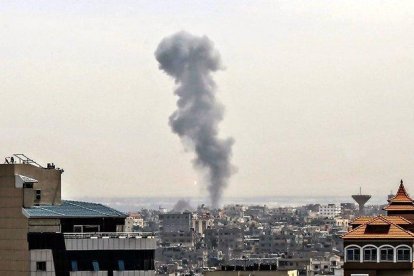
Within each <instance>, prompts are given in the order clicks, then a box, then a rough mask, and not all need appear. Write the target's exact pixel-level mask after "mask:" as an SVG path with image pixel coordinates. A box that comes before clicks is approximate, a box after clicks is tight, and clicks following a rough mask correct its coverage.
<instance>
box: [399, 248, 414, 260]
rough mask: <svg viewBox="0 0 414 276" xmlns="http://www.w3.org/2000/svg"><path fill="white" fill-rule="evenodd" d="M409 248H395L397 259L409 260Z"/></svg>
mask: <svg viewBox="0 0 414 276" xmlns="http://www.w3.org/2000/svg"><path fill="white" fill-rule="evenodd" d="M410 259H411V250H410V249H409V248H398V249H397V261H400V262H401V261H410Z"/></svg>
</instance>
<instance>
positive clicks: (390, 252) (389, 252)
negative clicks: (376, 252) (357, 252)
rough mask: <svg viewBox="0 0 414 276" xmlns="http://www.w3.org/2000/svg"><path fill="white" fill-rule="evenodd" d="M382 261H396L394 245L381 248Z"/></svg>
mask: <svg viewBox="0 0 414 276" xmlns="http://www.w3.org/2000/svg"><path fill="white" fill-rule="evenodd" d="M380 256H381V261H386V262H392V261H394V249H393V248H392V247H384V248H381V249H380Z"/></svg>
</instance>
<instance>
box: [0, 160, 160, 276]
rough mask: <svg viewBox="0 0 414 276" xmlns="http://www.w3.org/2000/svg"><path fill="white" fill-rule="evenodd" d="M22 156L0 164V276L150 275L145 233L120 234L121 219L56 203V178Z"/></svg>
mask: <svg viewBox="0 0 414 276" xmlns="http://www.w3.org/2000/svg"><path fill="white" fill-rule="evenodd" d="M62 172H63V170H61V169H56V168H55V166H54V165H53V164H48V166H47V167H42V166H40V165H39V164H37V163H36V162H34V161H33V160H31V159H29V158H27V157H26V156H24V155H14V156H13V157H11V158H6V162H5V164H0V275H7V276H27V275H36V276H46V275H47V276H52V275H58V276H69V275H71V276H72V275H84V276H87V275H109V276H113V275H120V276H121V275H140V276H141V275H142V276H144V275H145V276H149V275H154V274H155V270H154V251H155V247H156V242H155V239H154V237H153V235H152V234H150V233H126V232H123V228H124V224H125V218H126V215H125V214H123V213H121V212H118V211H116V210H114V209H112V208H109V207H107V206H104V205H101V204H97V203H88V202H81V201H67V200H62V199H61V174H62Z"/></svg>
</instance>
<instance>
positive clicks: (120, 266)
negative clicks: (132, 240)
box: [118, 260, 125, 271]
mask: <svg viewBox="0 0 414 276" xmlns="http://www.w3.org/2000/svg"><path fill="white" fill-rule="evenodd" d="M118 270H119V271H124V270H125V262H124V260H118Z"/></svg>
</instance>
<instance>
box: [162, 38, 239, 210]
mask: <svg viewBox="0 0 414 276" xmlns="http://www.w3.org/2000/svg"><path fill="white" fill-rule="evenodd" d="M155 57H156V59H157V61H158V62H159V67H160V69H161V70H163V71H165V73H167V74H168V75H170V76H171V77H173V78H174V79H175V82H176V84H177V89H176V90H175V94H176V95H177V96H178V101H177V110H176V111H175V112H174V113H173V114H172V115H171V116H170V118H169V123H170V126H171V128H172V130H173V132H175V133H176V134H178V136H179V137H180V138H181V140H182V142H183V143H184V144H185V145H190V147H191V149H193V150H194V153H195V158H194V160H193V164H194V166H195V167H196V168H197V169H202V170H203V171H205V172H206V178H207V183H208V191H209V193H210V199H211V204H212V206H213V207H218V204H219V201H220V197H221V193H222V190H223V189H224V188H225V187H226V186H227V181H228V179H229V177H230V176H231V174H232V173H233V172H234V167H233V166H232V165H231V163H230V159H231V155H232V145H233V143H234V140H233V138H228V139H220V138H219V137H218V124H219V122H220V121H221V120H222V119H223V112H224V108H223V106H222V105H221V104H220V103H218V102H217V100H216V97H215V90H216V89H215V87H216V85H215V83H214V80H213V79H212V77H211V73H212V72H215V71H217V70H219V69H221V61H220V55H219V53H218V52H217V50H216V49H214V46H213V43H212V42H211V41H210V40H209V39H208V38H207V37H205V36H203V37H197V36H193V35H191V34H189V33H186V32H179V33H177V34H174V35H172V36H170V37H166V38H164V39H163V40H162V41H161V42H160V44H159V45H158V48H157V50H156V51H155Z"/></svg>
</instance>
